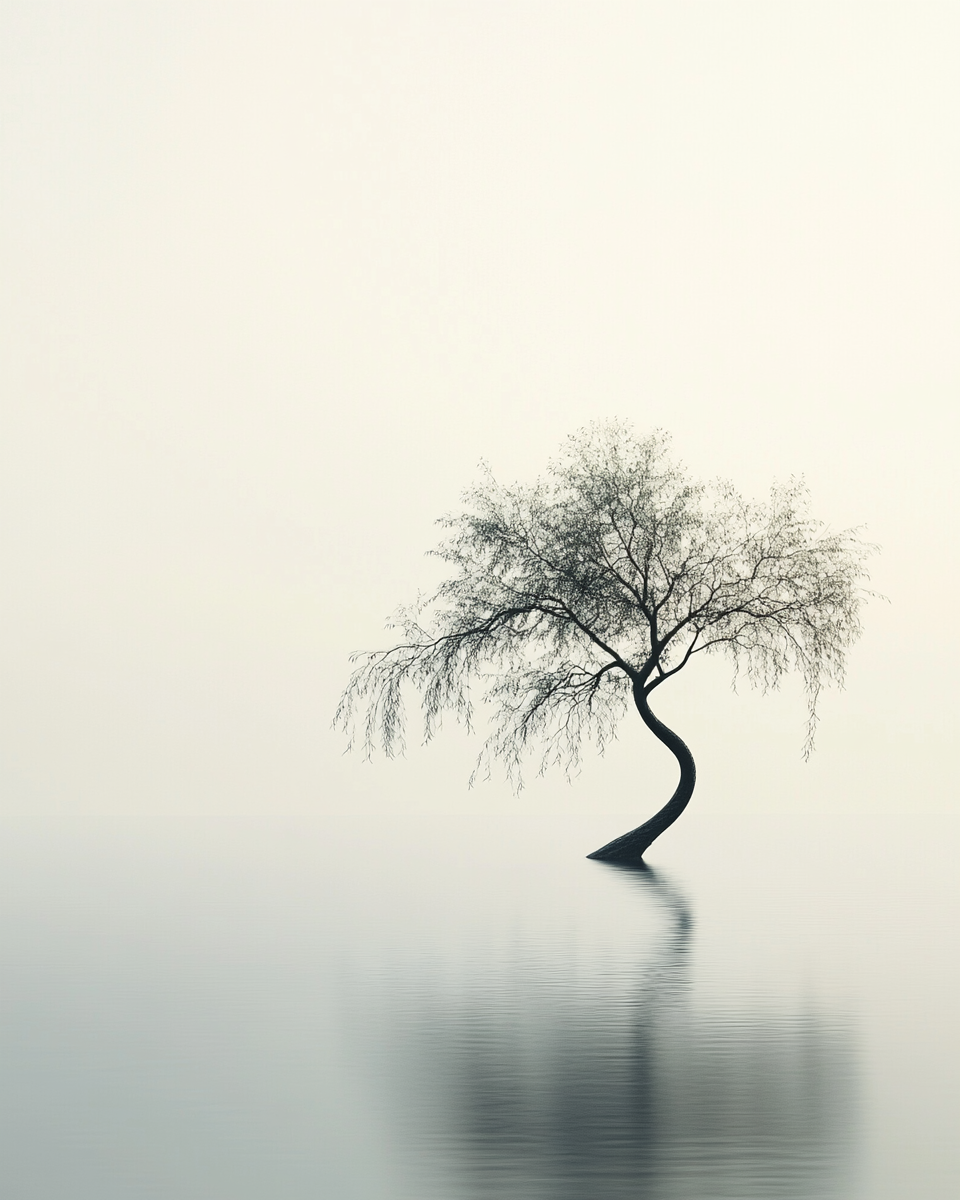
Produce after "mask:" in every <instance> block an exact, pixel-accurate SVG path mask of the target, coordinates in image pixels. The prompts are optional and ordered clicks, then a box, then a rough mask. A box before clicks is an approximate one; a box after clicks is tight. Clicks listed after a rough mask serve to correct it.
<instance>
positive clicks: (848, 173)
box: [0, 0, 960, 836]
mask: <svg viewBox="0 0 960 1200" xmlns="http://www.w3.org/2000/svg"><path fill="white" fill-rule="evenodd" d="M0 14H2V15H0V89H2V91H0V110H2V111H0V121H2V147H0V155H2V164H3V166H2V205H3V217H2V224H0V237H2V243H3V246H2V262H0V273H2V279H3V287H2V291H3V319H2V328H0V336H2V389H3V423H2V430H0V454H2V461H0V489H2V520H3V530H2V548H0V560H2V572H0V575H2V582H0V586H2V622H0V630H2V672H3V685H2V700H0V703H2V724H0V772H2V776H0V780H2V804H3V806H4V808H5V809H6V811H11V812H18V811H24V812H27V811H29V812H49V813H67V812H73V813H87V812H110V813H114V812H116V813H126V812H129V813H144V812H170V813H173V812H186V811H202V812H208V813H220V812H234V811H245V812H260V811H274V810H297V811H301V812H304V811H305V812H312V811H327V810H346V811H362V810H363V809H365V808H367V809H386V810H390V811H397V812H403V811H405V810H414V809H436V810H443V811H451V812H454V811H467V810H471V809H472V810H480V811H484V810H487V809H489V810H491V811H494V810H497V811H500V810H503V809H505V808H509V807H512V806H515V805H517V806H520V807H523V808H527V809H532V810H535V811H538V812H543V813H547V812H549V811H559V810H561V809H563V810H569V809H583V810H584V811H597V810H599V809H604V808H606V809H611V810H612V809H618V810H631V811H633V812H635V813H636V816H637V820H638V821H639V820H640V819H642V818H643V817H645V816H647V815H649V812H650V811H652V809H653V807H656V806H659V804H660V802H661V800H662V799H664V798H665V796H666V794H667V793H668V789H669V787H670V786H671V781H672V775H673V767H672V760H671V759H670V756H669V755H668V754H666V753H665V752H664V751H663V750H662V748H661V747H659V746H658V745H657V744H656V743H655V742H654V741H653V739H651V738H649V735H648V734H647V733H646V731H645V730H644V729H643V728H642V726H641V724H640V722H639V721H638V720H637V721H635V722H631V721H629V720H627V721H626V722H625V723H624V725H623V727H622V730H621V737H620V741H619V742H618V743H617V744H616V745H615V746H614V747H613V748H612V749H611V750H610V751H609V752H608V755H607V757H606V759H604V760H595V759H591V758H588V759H587V761H586V762H585V764H584V769H583V772H582V774H581V776H580V777H579V779H577V780H576V781H575V782H574V784H573V786H572V787H571V786H568V785H567V784H566V782H565V781H564V780H563V778H562V776H559V775H555V776H548V777H547V778H546V779H545V780H542V781H532V782H531V785H530V786H529V788H528V789H527V790H526V791H525V792H524V793H523V794H522V795H521V797H520V799H519V800H517V799H515V798H514V797H513V796H512V794H511V792H510V790H509V788H508V786H507V785H506V783H505V782H504V781H502V780H500V779H496V780H494V781H493V782H492V783H490V784H484V785H478V787H477V788H475V789H474V790H473V791H472V792H468V790H467V787H466V782H467V777H468V775H469V772H470V768H471V765H472V762H473V757H474V754H475V753H476V750H477V749H478V748H479V747H478V745H476V744H475V743H472V742H470V741H469V740H468V739H466V738H465V737H464V736H463V735H462V734H461V733H459V732H458V731H457V730H456V728H455V727H454V728H450V729H446V730H445V731H444V733H443V735H442V736H441V737H440V738H439V739H438V741H437V742H436V743H434V745H433V746H431V747H430V748H429V749H428V750H426V751H423V750H421V749H420V747H419V745H418V741H419V737H418V732H417V730H416V728H415V727H411V736H410V743H411V749H410V751H409V753H408V756H407V758H406V759H405V760H404V761H402V762H399V763H393V764H383V763H382V762H381V763H375V764H373V765H369V766H368V765H365V764H364V763H363V762H362V760H361V758H360V757H359V756H352V757H346V758H345V757H343V755H342V749H343V745H342V739H341V738H340V737H339V736H338V735H336V734H334V733H333V732H332V731H331V730H330V728H329V725H330V718H331V716H332V712H333V709H334V707H335V705H336V701H337V697H338V695H339V692H340V690H341V688H342V686H343V684H344V682H345V679H346V675H347V671H348V665H347V655H348V653H349V652H350V651H353V650H356V649H364V648H373V647H376V646H378V645H381V644H384V642H385V641H386V639H388V638H389V636H390V635H389V634H388V633H385V632H384V629H383V623H384V619H385V618H386V617H387V616H388V615H389V613H390V612H391V610H392V609H393V608H394V607H395V606H396V605H397V604H398V603H400V602H403V601H407V600H411V599H413V597H414V596H415V595H416V593H417V591H418V590H420V589H423V590H428V589H429V588H430V586H431V584H432V583H433V582H434V581H435V580H436V578H437V574H436V572H437V566H436V565H435V564H434V563H432V562H431V560H430V559H425V558H424V557H423V552H424V551H425V550H427V549H429V548H430V547H431V546H432V545H433V544H434V543H435V541H436V539H437V533H438V531H437V530H436V529H435V527H434V524H433V522H434V519H435V518H436V517H438V516H439V515H441V514H442V513H443V512H444V511H446V510H448V509H452V508H455V507H456V505H457V502H458V496H459V492H460V490H461V489H462V488H463V487H465V486H467V485H468V484H470V483H471V482H472V481H473V480H474V479H475V478H476V475H477V464H478V462H479V461H480V459H486V460H487V461H489V463H490V464H491V466H492V468H493V470H494V472H495V474H497V475H498V476H499V477H501V478H503V479H506V480H512V479H528V478H532V477H533V476H534V475H536V474H537V473H538V472H539V471H540V470H541V469H542V468H543V466H544V465H545V462H546V460H547V458H548V457H549V456H550V455H551V454H552V453H553V452H554V451H555V450H556V448H557V447H558V445H559V443H560V441H561V440H562V439H563V438H564V437H565V436H566V435H567V434H568V433H570V432H573V431H574V430H576V429H577V428H579V427H580V426H582V425H584V424H585V423H587V422H589V421H591V420H594V419H598V418H604V417H609V416H621V417H625V418H628V419H630V420H631V421H632V422H633V423H634V424H635V426H636V428H637V429H638V431H639V432H641V433H644V432H647V431H648V430H650V429H651V428H653V427H657V426H659V427H664V428H666V429H668V430H670V431H671V432H672V433H673V435H674V438H675V449H676V452H677V454H678V455H679V457H680V458H681V459H682V460H683V461H684V462H685V463H686V464H687V466H688V467H689V468H690V470H691V471H692V472H693V473H694V474H696V475H700V476H713V475H724V476H727V477H729V478H731V479H732V480H733V481H734V482H735V483H736V484H737V485H738V486H739V487H740V488H741V489H742V490H743V491H744V492H746V493H747V494H748V495H753V496H757V497H759V496H761V495H762V494H763V492H764V491H765V489H766V488H767V487H768V485H769V484H770V482H771V481H772V480H773V479H775V478H777V479H784V478H786V477H788V476H790V475H792V474H803V475H804V476H805V477H806V479H807V482H808V483H809V485H810V488H811V490H812V493H813V502H814V512H815V514H816V515H818V516H820V517H822V518H824V519H825V520H827V521H828V522H830V524H831V525H833V526H834V527H841V526H847V525H854V524H861V523H865V524H866V537H867V538H868V539H869V540H872V541H876V542H878V543H880V544H881V545H882V547H883V552H882V554H881V555H880V556H879V557H878V558H876V559H874V560H873V583H874V586H875V587H876V588H877V590H878V591H880V592H883V593H885V594H886V596H887V597H889V601H890V602H889V604H887V603H883V602H880V601H877V602H874V603H871V605H870V606H869V607H868V608H867V610H866V612H865V615H864V627H865V634H864V637H863V639H862V641H861V642H860V643H859V645H858V646H857V647H856V648H855V650H854V652H853V655H852V658H851V661H850V671H849V677H848V683H847V688H846V691H844V692H831V693H829V694H828V695H827V696H826V697H825V698H824V703H823V709H822V721H821V726H820V734H819V742H818V750H817V752H816V754H815V756H814V758H813V760H812V761H811V762H810V763H809V764H804V763H803V762H802V761H801V759H800V749H801V744H802V737H803V722H804V716H805V713H804V704H803V698H802V695H801V689H800V687H799V685H798V684H794V685H791V686H788V687H786V688H785V689H784V690H783V692H782V693H780V694H778V695H776V696H774V697H768V698H762V697H758V696H756V695H755V694H753V693H751V692H750V691H749V689H748V688H746V686H744V687H743V688H742V689H741V692H740V693H739V694H738V695H734V694H732V693H731V691H730V687H729V679H730V676H729V672H728V671H727V669H726V667H725V665H724V664H722V663H720V662H719V661H718V662H717V663H715V664H714V663H711V662H709V661H707V662H703V663H697V664H693V665H692V666H691V668H690V669H689V670H687V671H686V672H684V675H683V676H682V677H680V678H679V679H677V680H675V681H674V682H673V683H672V684H671V686H670V687H669V688H666V689H664V690H663V693H662V694H661V693H658V696H657V699H658V700H659V701H660V704H659V712H660V714H661V715H662V716H663V717H664V718H665V719H666V720H667V721H668V722H670V723H671V724H675V725H676V727H677V728H678V731H679V732H680V733H681V734H682V736H683V737H684V738H685V739H686V740H687V741H688V742H689V744H690V746H691V748H692V749H693V752H694V754H695V755H696V757H697V760H698V763H699V767H700V779H701V783H700V788H699V790H698V794H697V797H696V798H695V805H697V806H702V807H703V809H704V810H709V811H713V812H718V813H722V812H733V811H737V810H740V811H765V812H780V811H786V810H803V811H807V810H810V811H814V810H817V809H820V810H829V809H833V808H843V809H847V810H858V811H863V812H864V813H870V812H877V813H880V812H890V811H925V810H926V811H929V810H934V809H950V810H953V811H957V810H960V799H958V795H957V789H956V786H955V782H954V770H953V760H952V756H951V754H950V747H951V742H952V741H953V739H954V738H955V731H956V728H957V717H958V713H957V707H958V705H957V678H958V671H960V632H958V629H957V621H956V613H957V609H958V604H957V592H958V588H960V570H958V536H957V532H958V517H960V512H958V508H960V506H958V500H957V493H958V487H957V480H956V475H957V467H956V463H957V440H958V417H957V402H958V383H960V338H958V329H960V224H958V219H957V214H958V213H960V123H958V116H957V114H958V113H960V72H958V71H957V61H958V51H960V10H958V9H957V7H956V6H955V5H953V4H947V3H945V4H942V5H935V4H923V3H910V4H906V3H901V4H868V3H862V4H850V3H842V2H840V3H838V2H836V0H831V2H830V3H828V4H817V3H811V2H808V3H803V4H770V3H767V2H764V3H733V2H730V3H722V4H714V3H705V4H687V3H671V4H653V3H641V2H636V0H633V2H631V3H625V4H614V3H597V2H591V3H589V4H587V3H582V4H568V3H557V2H556V0H551V2H550V3H526V2H523V0H516V2H514V0H511V3H504V4H500V3H419V2H417V3H403V2H401V3H346V2H344V3H340V4H319V3H311V4H302V5H292V4H282V3H281V4H277V3H270V4H266V3H263V4H240V3H236V4H210V3H204V2H202V0H201V2H198V0H191V3H189V4H179V3H136V4H134V3H125V4H107V3H92V2H91V3H79V4H77V3H46V2H43V0H29V2H27V0H23V2H19V3H9V2H7V3H2V4H0ZM691 819H692V813H691ZM617 832H620V828H619V827H618V826H617V824H616V822H614V824H613V825H612V826H611V836H612V834H614V833H617Z"/></svg>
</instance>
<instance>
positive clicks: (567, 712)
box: [336, 422, 873, 858]
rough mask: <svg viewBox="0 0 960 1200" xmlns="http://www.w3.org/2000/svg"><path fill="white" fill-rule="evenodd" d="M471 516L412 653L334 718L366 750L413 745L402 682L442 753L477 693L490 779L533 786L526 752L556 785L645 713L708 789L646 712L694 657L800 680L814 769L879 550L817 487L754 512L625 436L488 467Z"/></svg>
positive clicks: (445, 550) (610, 431) (775, 678)
mask: <svg viewBox="0 0 960 1200" xmlns="http://www.w3.org/2000/svg"><path fill="white" fill-rule="evenodd" d="M463 500H464V505H465V506H464V508H463V509H462V511H460V512H458V513H455V514H452V515H448V516H446V517H443V518H442V519H441V521H440V524H441V525H442V526H443V527H444V529H445V530H446V534H447V536H446V538H445V540H444V541H443V542H442V543H441V544H440V546H439V547H438V548H437V549H436V550H435V551H433V553H434V554H435V555H436V556H438V557H439V558H440V559H441V560H442V561H443V562H444V563H445V564H447V566H448V568H449V571H448V575H447V578H446V579H445V581H444V582H443V583H441V584H440V586H439V588H437V590H436V591H435V592H434V593H433V595H431V596H429V597H427V598H425V599H421V600H420V601H419V602H418V603H417V604H415V605H413V606H411V607H407V608H402V609H400V610H399V611H398V613H397V614H396V615H395V617H394V619H393V622H392V627H393V628H395V629H398V630H399V631H400V639H399V641H398V643H397V644H396V645H394V646H392V647H391V648H389V649H386V650H381V651H374V652H372V653H366V654H361V655H357V656H355V659H356V661H357V667H356V670H355V671H354V673H353V676H352V677H351V680H350V683H349V685H348V687H347V689H346V691H345V693H344V696H343V699H342V700H341V703H340V707H339V709H338V711H337V717H336V720H337V722H338V723H340V724H342V725H343V726H344V727H345V728H346V729H347V730H348V732H349V734H350V744H351V745H352V744H353V742H354V740H355V739H356V737H357V736H358V735H359V736H360V737H361V738H362V741H363V743H364V745H365V747H366V749H367V751H368V752H370V751H371V750H372V749H373V748H374V746H376V745H380V746H382V748H383V750H384V751H385V752H386V753H387V755H392V754H394V753H395V752H397V751H398V750H399V749H402V746H403V735H404V696H403V690H404V684H406V683H409V684H412V685H413V686H414V687H415V688H416V689H417V690H418V691H419V692H420V694H421V699H422V712H423V719H424V736H425V739H426V740H428V741H429V740H430V739H431V738H432V737H433V735H434V733H435V731H436V729H437V727H438V724H439V721H440V718H441V715H442V714H443V713H444V712H445V711H449V712H452V713H453V714H455V715H456V716H457V717H458V718H459V719H461V720H462V721H465V722H466V723H467V724H468V725H470V724H471V721H472V718H473V715H474V705H475V692H474V689H476V690H477V691H478V692H479V694H480V697H482V700H483V702H484V711H485V713H486V714H487V715H489V717H490V720H491V726H490V728H491V732H490V735H489V737H488V738H487V740H486V742H485V744H484V747H483V751H482V753H481V755H480V759H479V761H478V769H480V770H482V771H485V772H486V771H489V769H490V765H491V763H492V762H493V761H494V760H499V761H501V762H502V763H503V764H504V765H505V767H506V769H507V771H508V773H509V774H510V775H511V776H512V777H513V778H514V780H515V781H517V782H518V783H519V782H520V778H521V766H522V763H523V762H524V760H525V759H526V758H527V755H528V752H532V751H534V750H535V751H536V762H537V766H538V768H539V769H540V770H541V771H542V770H544V769H546V767H548V766H550V765H551V764H559V765H561V766H564V767H566V768H567V769H568V770H569V769H570V768H572V767H574V766H575V765H576V764H577V762H578V760H579V756H580V753H581V747H582V743H583V740H584V738H585V737H586V738H589V739H592V740H593V742H594V743H595V744H596V745H597V747H598V748H599V749H600V750H601V751H602V750H603V748H604V745H605V743H606V741H607V740H608V739H609V737H610V736H611V735H612V733H613V732H614V730H615V728H616V725H617V723H618V721H619V719H620V718H621V717H622V716H623V714H624V712H625V711H626V709H627V708H628V706H629V703H630V700H631V697H632V699H633V701H634V703H635V705H636V707H637V708H638V709H639V711H640V715H641V717H643V719H644V721H645V722H646V723H647V725H648V727H650V728H651V730H652V731H653V732H654V733H655V734H656V736H658V737H659V738H660V739H661V741H664V742H665V743H666V744H667V745H668V746H669V747H670V749H671V750H672V751H673V752H674V754H676V755H677V757H678V760H679V761H680V766H681V777H682V778H681V787H683V786H684V779H685V778H686V783H687V788H686V790H687V791H689V792H692V790H693V779H694V777H695V773H694V768H693V760H692V756H689V750H688V749H687V747H686V746H685V745H684V743H683V742H682V741H681V740H680V738H679V737H677V735H676V734H673V732H672V731H670V730H668V729H667V728H666V726H664V725H663V724H662V723H661V722H659V721H658V720H657V718H656V717H655V716H654V715H653V713H652V711H651V710H650V708H649V704H648V698H649V696H650V695H651V693H653V692H654V691H655V689H656V688H658V687H660V686H662V685H663V684H664V683H665V682H666V681H667V680H668V679H670V678H672V677H673V676H674V675H675V674H677V672H678V671H680V670H682V669H683V668H684V667H686V666H687V664H688V663H689V662H690V661H691V660H692V659H693V658H694V657H695V656H696V655H698V654H717V653H722V654H726V655H728V656H729V658H730V659H731V660H732V663H733V666H734V669H735V670H736V671H742V672H743V673H744V674H745V675H746V676H747V677H748V678H749V679H750V681H751V682H753V683H755V684H758V685H759V686H761V687H762V688H770V687H775V686H776V685H777V684H778V682H779V681H780V679H781V677H782V676H783V675H784V674H785V673H786V672H788V671H790V670H797V671H799V672H800V673H801V674H802V676H803V678H804V681H805V685H806V695H807V701H808V722H807V738H806V743H805V747H804V749H805V753H806V754H809V753H810V750H811V749H812V746H813V738H814V732H815V729H816V722H817V700H818V697H819V695H820V691H821V688H822V687H823V685H824V684H826V683H829V682H834V683H840V682H842V680H843V673H844V661H845V657H846V652H847V650H848V649H849V647H850V646H851V644H852V643H853V642H854V641H855V640H856V638H857V637H858V635H859V633H860V611H861V606H862V603H863V600H864V598H865V597H866V595H867V594H868V593H867V592H866V591H865V590H864V586H863V585H864V581H865V579H866V571H865V567H864V562H865V559H866V557H867V555H868V554H869V553H870V552H871V550H872V549H873V548H872V547H870V546H869V545H867V544H865V543H864V542H862V541H861V540H860V537H859V535H858V532H857V531H856V530H849V529H848V530H844V531H842V532H840V533H832V532H831V531H830V530H829V529H828V528H827V527H826V526H824V525H823V524H822V523H821V522H820V521H817V520H815V519H814V518H813V517H812V516H811V515H810V513H809V504H808V495H807V490H806V488H805V486H804V485H803V483H802V482H800V481H797V480H791V481H789V482H788V483H786V484H777V485H774V486H773V487H772V488H771V489H770V494H769V498H768V499H767V500H766V501H765V502H763V503H751V502H748V501H747V500H745V499H743V497H742V496H741V495H740V494H739V493H738V492H737V491H736V490H735V489H734V487H733V486H732V485H731V484H729V483H727V482H724V481H717V482H714V483H711V484H704V483H700V482H697V481H694V480H691V479H690V478H689V477H688V475H687V474H686V472H685V471H684V470H683V469H682V468H681V467H680V466H678V465H677V464H676V463H675V462H674V461H673V460H672V459H671V457H670V453H669V439H668V437H667V436H666V435H665V434H663V433H659V432H658V433H654V434H652V435H650V436H648V437H642V438H641V437H637V436H636V435H635V434H634V433H633V431H632V430H631V428H630V427H629V426H628V425H626V424H624V423H621V422H610V423H605V424H602V425H595V426H591V427H589V428H587V429H585V430H582V431H581V432H580V433H578V434H575V435H573V436H572V437H570V438H569V439H568V440H567V443H566V445H565V447H564V449H563V451H562V453H561V455H560V456H559V457H558V459H557V460H555V461H554V462H552V463H551V464H550V465H549V468H548V470H547V472H546V474H545V475H544V476H543V477H542V478H541V479H539V480H537V481H536V482H535V483H533V484H529V485H522V484H515V485H511V486H505V485H503V484H500V483H498V482H497V481H496V480H495V479H494V478H493V476H492V475H491V474H490V473H489V471H487V472H486V473H485V476H484V478H483V480H482V481H481V482H480V484H479V485H477V486H476V487H474V488H472V489H470V490H469V491H467V492H466V493H465V494H464V497H463ZM667 735H669V736H667ZM680 748H682V750H681V749H680ZM684 752H685V753H686V755H687V756H689V764H685V762H684ZM688 799H689V795H687V796H686V799H685V800H683V803H682V804H680V809H682V807H683V806H684V805H685V803H686V800H688ZM674 800H677V796H676V795H675V796H674ZM668 807H669V806H668ZM674 807H676V805H674ZM658 815H659V814H658ZM677 815H678V814H677ZM672 819H675V817H672V818H671V820H672ZM667 823H668V824H669V823H670V822H669V821H668V822H667ZM647 824H648V825H649V824H650V823H649V822H648V823H647ZM641 828H644V827H641ZM659 831H660V830H658V831H657V832H659ZM636 832H637V831H634V833H636ZM625 836H628V835H625ZM653 836H656V833H654V835H653ZM618 840H622V839H618ZM642 840H643V839H642V838H641V839H639V841H642ZM651 840H652V839H651ZM637 841H638V839H635V842H637ZM647 844H649V842H648V843H647ZM611 845H613V843H611ZM644 848H645V847H644ZM598 853H599V852H598ZM640 853H642V850H641V851H640ZM615 856H616V855H612V854H611V855H605V857H615ZM620 856H621V857H623V856H626V857H634V858H636V857H638V854H637V853H636V846H635V845H633V849H632V850H630V852H629V853H627V854H625V855H620Z"/></svg>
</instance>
